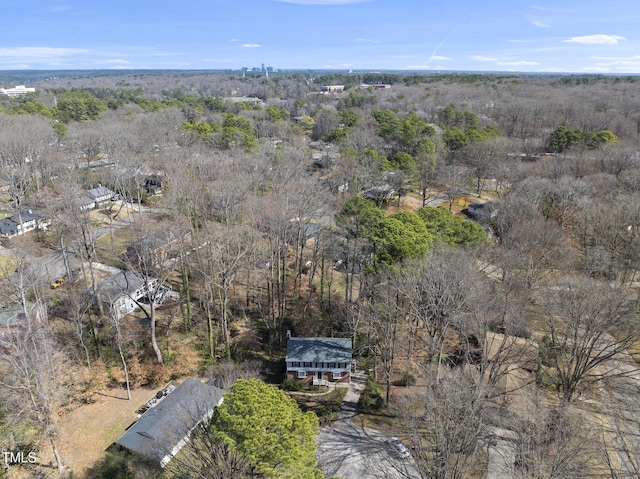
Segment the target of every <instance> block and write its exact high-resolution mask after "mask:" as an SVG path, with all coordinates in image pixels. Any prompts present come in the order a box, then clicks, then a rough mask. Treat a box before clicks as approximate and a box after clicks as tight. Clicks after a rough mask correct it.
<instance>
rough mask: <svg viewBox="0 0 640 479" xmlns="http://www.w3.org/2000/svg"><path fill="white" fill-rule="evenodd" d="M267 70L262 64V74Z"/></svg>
mask: <svg viewBox="0 0 640 479" xmlns="http://www.w3.org/2000/svg"><path fill="white" fill-rule="evenodd" d="M266 71H267V69H266V68H265V67H264V63H263V64H262V73H265V72H266Z"/></svg>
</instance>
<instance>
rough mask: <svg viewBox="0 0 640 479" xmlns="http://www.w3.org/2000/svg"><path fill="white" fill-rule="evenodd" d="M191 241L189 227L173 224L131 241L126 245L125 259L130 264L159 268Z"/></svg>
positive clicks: (188, 245) (189, 244) (187, 246)
mask: <svg viewBox="0 0 640 479" xmlns="http://www.w3.org/2000/svg"><path fill="white" fill-rule="evenodd" d="M191 243H192V235H191V229H189V228H186V227H184V226H173V227H171V228H169V229H166V230H161V231H157V232H155V233H153V234H150V235H148V236H145V237H144V238H142V239H140V240H138V241H136V242H135V243H132V244H131V245H129V246H128V247H127V260H128V262H129V263H130V264H132V265H134V266H135V265H140V264H141V265H143V266H144V267H152V268H160V267H162V266H164V265H165V264H166V262H167V261H168V260H169V259H171V258H173V257H175V256H176V255H177V254H178V253H179V252H180V251H181V250H183V249H184V248H189V247H190V246H191Z"/></svg>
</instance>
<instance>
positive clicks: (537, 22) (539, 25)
mask: <svg viewBox="0 0 640 479" xmlns="http://www.w3.org/2000/svg"><path fill="white" fill-rule="evenodd" d="M531 23H532V24H533V25H535V26H536V27H540V28H551V25H549V24H548V23H542V22H540V21H538V20H533V21H532V22H531Z"/></svg>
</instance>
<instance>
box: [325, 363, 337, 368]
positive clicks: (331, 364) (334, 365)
mask: <svg viewBox="0 0 640 479" xmlns="http://www.w3.org/2000/svg"><path fill="white" fill-rule="evenodd" d="M327 367H328V368H329V369H333V368H335V367H336V363H329V364H328V366H327Z"/></svg>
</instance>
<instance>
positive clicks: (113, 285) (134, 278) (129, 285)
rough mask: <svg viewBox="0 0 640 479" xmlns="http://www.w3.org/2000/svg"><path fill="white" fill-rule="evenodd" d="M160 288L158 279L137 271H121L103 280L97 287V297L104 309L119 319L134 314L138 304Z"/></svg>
mask: <svg viewBox="0 0 640 479" xmlns="http://www.w3.org/2000/svg"><path fill="white" fill-rule="evenodd" d="M158 287H159V282H158V279H157V278H152V277H150V276H145V275H143V274H140V273H137V272H135V271H120V272H119V273H116V274H114V275H113V276H111V277H110V278H107V279H105V280H102V281H100V282H99V283H98V285H97V286H96V294H97V297H96V298H94V299H95V301H100V302H101V303H102V304H103V307H104V308H105V309H107V310H111V311H113V313H114V314H115V315H116V316H117V317H118V319H119V318H122V317H123V316H126V315H127V314H130V313H132V312H133V311H135V310H136V308H137V307H138V302H139V301H140V300H142V299H143V298H145V297H147V296H148V295H149V292H151V293H152V296H155V292H156V290H157V289H158Z"/></svg>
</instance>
